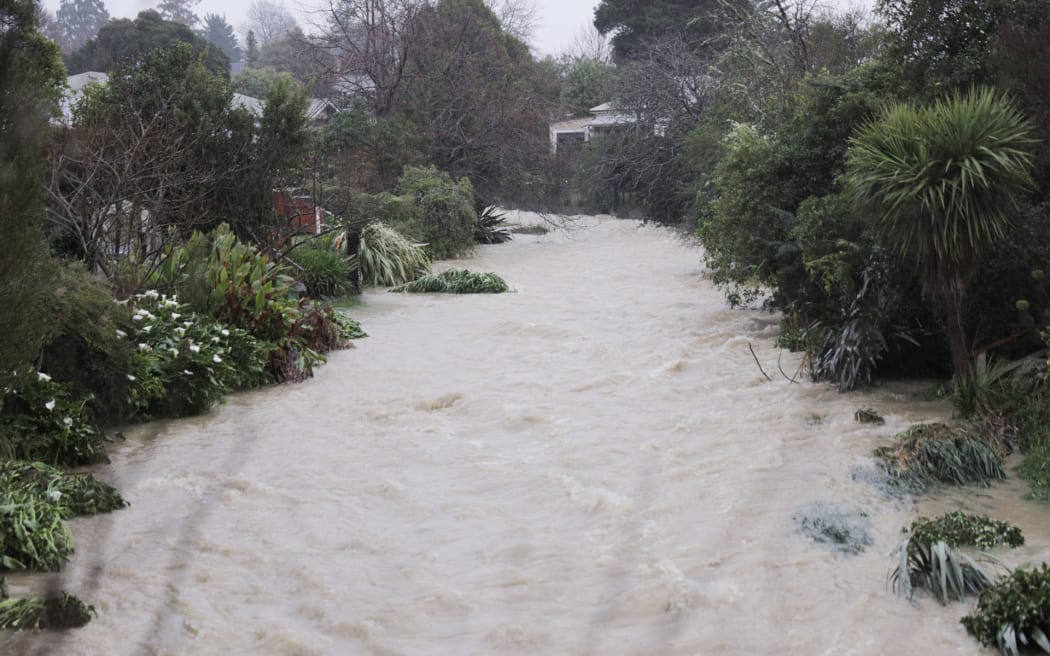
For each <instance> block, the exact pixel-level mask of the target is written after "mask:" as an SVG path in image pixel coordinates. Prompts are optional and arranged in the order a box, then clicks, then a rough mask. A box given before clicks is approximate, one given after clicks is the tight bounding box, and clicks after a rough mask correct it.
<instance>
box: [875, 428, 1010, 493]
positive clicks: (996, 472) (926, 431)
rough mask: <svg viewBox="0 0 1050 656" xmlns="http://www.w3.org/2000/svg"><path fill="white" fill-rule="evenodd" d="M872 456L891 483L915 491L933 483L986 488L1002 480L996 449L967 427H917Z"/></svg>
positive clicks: (974, 430)
mask: <svg viewBox="0 0 1050 656" xmlns="http://www.w3.org/2000/svg"><path fill="white" fill-rule="evenodd" d="M875 455H876V456H877V457H879V458H881V459H882V462H883V466H884V467H885V468H886V471H887V472H888V473H889V475H890V477H891V478H892V479H893V480H894V481H896V482H897V483H899V484H901V485H904V486H906V487H909V488H912V489H915V490H924V489H926V488H927V487H928V486H929V485H931V484H933V483H935V482H941V483H952V484H956V485H988V484H989V483H991V482H992V481H998V480H1002V479H1003V478H1005V477H1006V474H1005V473H1004V472H1003V468H1002V454H1001V453H1000V450H999V448H998V447H997V446H993V445H992V444H989V442H988V441H986V440H985V439H984V438H983V437H982V436H981V435H980V434H978V432H977V429H975V428H974V427H970V426H964V425H949V424H943V423H932V424H918V425H916V426H912V427H911V428H909V429H908V430H906V431H904V432H903V433H900V434H899V435H897V439H896V444H894V445H893V446H886V447H880V448H878V449H876V450H875Z"/></svg>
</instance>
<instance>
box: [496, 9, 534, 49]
mask: <svg viewBox="0 0 1050 656" xmlns="http://www.w3.org/2000/svg"><path fill="white" fill-rule="evenodd" d="M485 2H486V4H488V6H489V7H491V8H492V11H494V12H496V16H498V17H499V22H500V24H501V25H502V26H503V31H504V32H507V33H508V34H513V35H514V36H515V37H517V38H518V39H520V40H521V41H522V42H523V43H529V41H530V40H531V39H532V37H533V35H534V34H535V32H536V28H537V26H538V25H539V12H538V10H537V8H536V3H535V2H534V0H485Z"/></svg>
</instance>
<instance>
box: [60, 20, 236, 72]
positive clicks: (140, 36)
mask: <svg viewBox="0 0 1050 656" xmlns="http://www.w3.org/2000/svg"><path fill="white" fill-rule="evenodd" d="M92 36H94V38H92V39H91V40H90V41H88V42H87V43H86V44H85V45H84V47H82V48H80V49H78V50H77V51H76V52H74V53H73V54H72V55H70V57H69V62H68V63H69V71H70V73H83V72H84V71H101V72H104V73H108V72H111V71H116V70H117V69H119V68H120V67H122V66H134V65H136V64H138V63H139V62H141V61H142V60H143V59H144V58H145V57H146V55H147V53H149V52H150V51H153V50H165V49H169V48H171V47H173V46H175V45H176V44H180V43H181V44H186V45H187V46H188V47H189V48H190V51H191V52H192V56H193V59H194V60H200V62H201V63H203V64H204V66H205V67H206V68H207V69H208V71H210V72H211V73H212V74H213V75H215V76H217V77H219V78H220V79H222V80H223V81H225V80H228V79H229V77H230V59H229V57H227V56H226V53H225V52H223V50H222V48H216V47H214V46H212V45H211V44H210V43H208V42H207V41H205V40H204V39H203V38H201V37H200V36H197V35H196V34H194V32H193V30H192V29H190V28H189V27H188V26H187V25H184V24H182V23H177V22H174V21H170V20H164V18H163V17H161V15H160V14H159V13H157V12H156V11H153V10H152V9H151V10H147V11H143V12H141V13H139V15H138V17H136V18H135V20H130V19H127V18H120V19H117V20H114V21H111V22H109V23H107V24H106V25H105V26H103V27H101V29H99V30H98V35H97V36H95V35H94V34H92Z"/></svg>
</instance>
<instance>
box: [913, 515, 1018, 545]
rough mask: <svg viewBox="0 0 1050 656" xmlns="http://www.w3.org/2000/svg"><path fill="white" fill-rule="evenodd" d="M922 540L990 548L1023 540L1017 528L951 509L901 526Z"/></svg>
mask: <svg viewBox="0 0 1050 656" xmlns="http://www.w3.org/2000/svg"><path fill="white" fill-rule="evenodd" d="M904 532H905V533H907V532H910V533H911V535H912V536H913V537H914V538H915V539H916V540H918V541H919V542H923V543H925V544H932V543H934V542H944V543H945V544H947V545H948V546H949V547H976V548H977V549H992V548H994V547H998V546H1001V545H1006V546H1008V547H1019V546H1021V545H1023V544H1024V535H1022V533H1021V529H1019V528H1017V527H1016V526H1013V525H1011V524H1008V523H1006V522H1003V521H999V520H997V519H991V518H990V517H987V516H985V515H968V514H966V513H964V512H961V511H958V510H956V511H952V512H947V513H944V514H943V515H941V516H939V517H936V518H934V519H928V518H925V517H920V518H919V519H917V520H915V521H914V522H912V523H911V529H910V530H909V529H905V530H904Z"/></svg>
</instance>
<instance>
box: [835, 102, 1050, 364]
mask: <svg viewBox="0 0 1050 656" xmlns="http://www.w3.org/2000/svg"><path fill="white" fill-rule="evenodd" d="M1034 142H1035V140H1034V139H1033V138H1032V131H1031V126H1030V125H1029V124H1028V122H1027V120H1026V119H1025V117H1024V116H1023V115H1022V114H1021V113H1020V112H1019V111H1017V110H1016V109H1015V107H1014V106H1013V104H1012V103H1011V102H1010V101H1008V100H1007V99H1006V98H1005V97H1004V96H1002V95H1000V94H999V93H997V92H995V91H991V90H988V89H978V90H974V91H970V92H969V93H967V94H965V95H962V94H953V95H951V96H949V97H947V98H945V99H942V100H939V101H937V102H936V103H934V104H933V105H929V106H925V107H916V106H913V105H909V104H897V105H893V106H891V107H889V108H887V110H886V111H885V113H884V116H883V117H882V118H881V119H879V120H877V121H873V122H871V123H869V124H867V125H865V126H864V127H862V128H861V129H860V130H859V131H858V133H857V135H856V136H855V137H854V139H853V146H852V148H851V150H850V156H849V161H848V169H847V179H848V181H849V184H850V186H851V188H852V190H853V194H854V197H855V199H856V201H857V203H858V204H859V205H860V206H861V207H864V208H866V209H869V210H871V211H872V212H874V215H875V221H876V228H877V229H878V232H879V233H880V235H881V238H882V239H884V240H885V241H886V242H888V243H890V244H892V245H893V246H895V247H896V248H897V249H898V250H899V252H900V253H901V254H902V255H903V256H904V257H906V258H907V259H910V260H911V261H912V262H913V263H914V264H915V265H916V267H917V269H918V271H919V275H920V278H921V279H922V282H923V286H924V287H925V288H926V290H927V291H928V292H929V293H931V294H933V295H934V296H935V297H936V298H937V299H938V300H939V301H940V302H941V305H942V309H943V312H944V316H945V325H946V327H947V331H948V338H949V344H950V346H951V351H952V367H953V369H954V371H955V375H956V376H962V375H964V374H966V373H967V372H968V371H969V366H970V352H969V348H968V340H967V337H966V331H965V327H964V326H963V320H962V316H963V315H962V308H963V300H964V297H965V294H966V289H967V286H968V284H969V282H970V280H971V279H972V278H973V276H974V274H975V273H976V272H977V271H978V269H979V267H980V264H981V259H982V256H983V255H984V254H985V253H986V252H987V251H989V250H991V249H992V248H994V247H995V245H996V243H997V242H999V241H1001V240H1002V238H1003V236H1004V235H1005V233H1006V230H1007V228H1008V227H1009V225H1010V223H1011V220H1012V217H1011V214H1012V210H1013V209H1014V208H1015V207H1016V200H1017V196H1018V194H1019V193H1020V192H1022V191H1024V190H1025V189H1027V188H1029V187H1030V186H1031V183H1032V180H1031V177H1030V173H1029V171H1030V169H1031V166H1032V161H1033V158H1034V156H1033V153H1032V151H1033V149H1034V145H1035V144H1034Z"/></svg>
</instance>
